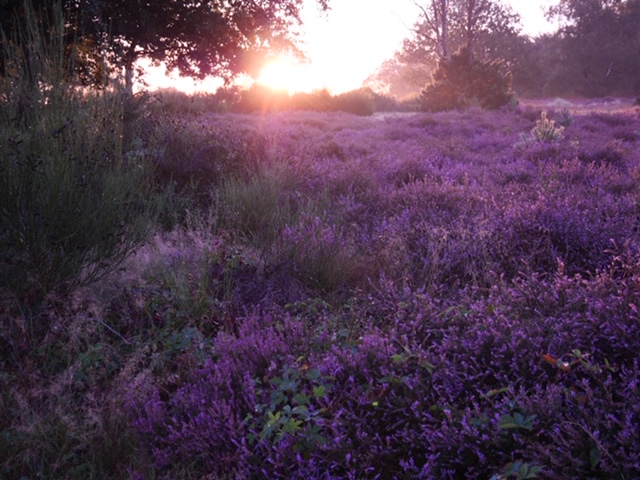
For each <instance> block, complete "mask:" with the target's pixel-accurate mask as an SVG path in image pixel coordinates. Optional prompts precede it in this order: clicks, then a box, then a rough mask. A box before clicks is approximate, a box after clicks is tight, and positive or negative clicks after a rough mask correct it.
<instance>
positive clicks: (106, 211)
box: [0, 12, 160, 297]
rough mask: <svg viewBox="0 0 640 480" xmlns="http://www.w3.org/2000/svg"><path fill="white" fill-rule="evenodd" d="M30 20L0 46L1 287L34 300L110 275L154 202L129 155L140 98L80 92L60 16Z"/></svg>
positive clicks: (144, 229) (140, 161)
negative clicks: (0, 50) (1, 63)
mask: <svg viewBox="0 0 640 480" xmlns="http://www.w3.org/2000/svg"><path fill="white" fill-rule="evenodd" d="M31 20H32V21H31V22H29V24H28V25H27V26H26V30H25V31H24V32H23V34H22V36H19V37H17V38H14V39H13V41H12V42H3V45H4V46H5V52H4V55H5V62H6V64H7V65H11V67H12V68H8V69H7V70H6V76H5V77H4V78H3V79H2V83H0V99H2V109H1V110H0V242H1V243H2V244H3V245H6V246H7V249H6V250H5V252H4V253H3V254H2V256H1V257H0V288H6V289H8V290H10V291H14V292H20V293H21V294H29V295H34V294H35V295H36V297H39V296H41V295H43V294H46V293H47V292H51V291H53V290H59V289H63V288H64V289H70V288H73V287H75V286H78V285H81V284H85V283H87V282H90V281H93V280H95V279H97V278H98V277H100V276H101V275H104V274H105V273H107V272H109V271H111V270H113V268H115V266H116V265H117V264H118V263H119V262H120V261H122V260H123V259H124V258H125V257H126V256H127V255H129V254H130V253H131V252H132V251H133V250H134V249H135V248H136V247H137V246H138V245H140V244H141V243H142V242H143V241H144V240H145V239H146V238H147V235H148V234H149V232H150V230H151V227H152V224H153V221H154V219H155V216H156V214H157V213H158V211H159V205H160V204H159V203H158V202H156V201H155V200H154V197H153V196H151V195H150V181H149V180H150V171H149V168H148V165H147V163H146V161H145V158H144V157H140V156H137V155H129V152H128V149H129V147H130V145H129V144H127V142H126V139H127V134H128V133H129V134H131V133H132V132H131V131H130V130H129V131H128V132H127V131H126V130H127V128H126V127H127V126H130V125H126V124H125V122H128V121H129V118H128V117H127V112H128V110H131V108H130V107H131V106H132V105H135V104H137V101H136V100H135V99H132V98H131V97H130V96H129V95H126V94H124V95H123V94H120V93H119V92H117V91H113V90H104V91H101V92H89V93H84V92H82V91H81V90H80V89H79V88H78V86H77V85H75V84H74V83H73V75H72V74H71V71H70V68H72V67H70V66H69V65H68V63H67V60H68V59H67V58H65V55H64V53H63V52H64V51H65V50H64V48H63V47H64V43H63V42H64V35H65V32H64V19H63V16H62V13H61V12H58V15H57V17H56V19H55V21H52V23H51V24H39V23H36V22H35V20H33V18H32V19H31ZM45 30H46V31H47V32H48V34H47V35H45V34H44V33H43V32H44V31H45ZM51 32H53V33H51ZM45 38H47V39H48V40H45ZM21 48H25V49H28V50H29V52H30V55H29V58H28V59H27V58H26V57H25V56H24V54H23V50H21Z"/></svg>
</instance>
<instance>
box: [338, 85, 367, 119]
mask: <svg viewBox="0 0 640 480" xmlns="http://www.w3.org/2000/svg"><path fill="white" fill-rule="evenodd" d="M334 108H335V110H338V111H341V112H347V113H353V114H355V115H362V116H367V115H373V114H374V112H375V103H374V100H373V95H372V92H371V90H369V89H364V88H361V89H358V90H351V91H349V92H345V93H342V94H340V95H337V96H335V97H334Z"/></svg>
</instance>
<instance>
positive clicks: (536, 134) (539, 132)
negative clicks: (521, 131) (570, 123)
mask: <svg viewBox="0 0 640 480" xmlns="http://www.w3.org/2000/svg"><path fill="white" fill-rule="evenodd" d="M562 132H564V127H563V126H562V125H561V126H559V127H556V121H555V120H552V119H550V118H547V112H542V113H541V114H540V120H537V121H536V126H535V127H533V128H532V129H531V132H530V133H529V138H527V137H526V136H525V135H523V141H525V142H526V141H534V142H540V143H553V142H559V141H560V140H562V138H563V137H564V136H563V134H562Z"/></svg>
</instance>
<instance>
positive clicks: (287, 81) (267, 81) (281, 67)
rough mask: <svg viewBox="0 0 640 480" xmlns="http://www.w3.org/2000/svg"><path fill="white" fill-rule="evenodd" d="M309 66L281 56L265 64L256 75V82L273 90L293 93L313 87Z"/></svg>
mask: <svg viewBox="0 0 640 480" xmlns="http://www.w3.org/2000/svg"><path fill="white" fill-rule="evenodd" d="M310 77H311V75H310V66H309V65H308V64H303V63H300V62H299V61H296V60H294V59H293V58H288V57H281V58H277V59H276V60H273V61H271V62H269V63H268V64H266V65H265V66H264V67H263V68H262V70H261V71H260V74H259V75H258V79H257V80H258V83H259V84H261V85H265V86H267V87H270V88H273V89H275V90H286V91H287V92H289V93H290V94H291V93H295V92H302V91H307V90H310V89H313V88H314V87H313V81H312V80H311V78H310Z"/></svg>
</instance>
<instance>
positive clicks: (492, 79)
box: [421, 49, 514, 112]
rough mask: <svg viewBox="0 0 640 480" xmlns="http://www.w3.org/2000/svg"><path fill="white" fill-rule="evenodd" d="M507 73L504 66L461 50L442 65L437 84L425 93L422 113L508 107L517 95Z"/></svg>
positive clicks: (435, 77) (435, 82) (436, 78)
mask: <svg viewBox="0 0 640 480" xmlns="http://www.w3.org/2000/svg"><path fill="white" fill-rule="evenodd" d="M503 70H504V67H503V65H502V63H501V62H498V61H492V62H482V61H478V60H472V59H471V57H470V54H469V51H468V50H466V49H463V50H460V51H459V52H457V53H456V54H455V55H452V56H451V59H449V60H442V61H440V62H439V64H438V69H437V70H436V72H435V73H434V74H433V82H432V83H431V84H430V85H427V86H426V87H425V88H424V89H423V90H422V93H421V106H422V109H423V110H425V111H430V112H438V111H442V110H451V109H454V108H464V107H467V106H469V105H472V104H473V103H474V102H477V103H478V104H479V105H480V106H481V107H482V108H486V109H496V108H500V107H502V106H504V105H507V104H509V103H510V102H511V101H512V100H513V97H514V94H513V91H512V90H511V76H510V74H509V73H505V72H504V71H503Z"/></svg>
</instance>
